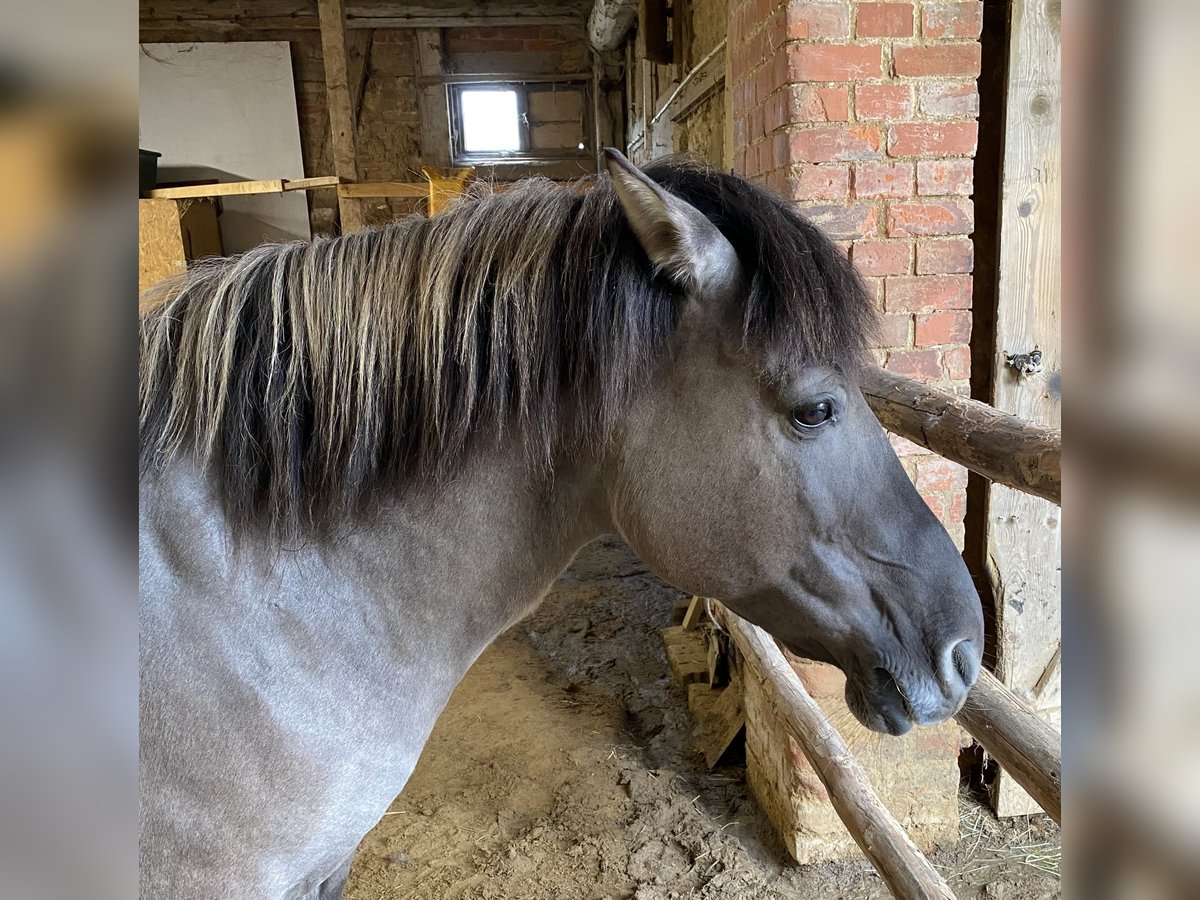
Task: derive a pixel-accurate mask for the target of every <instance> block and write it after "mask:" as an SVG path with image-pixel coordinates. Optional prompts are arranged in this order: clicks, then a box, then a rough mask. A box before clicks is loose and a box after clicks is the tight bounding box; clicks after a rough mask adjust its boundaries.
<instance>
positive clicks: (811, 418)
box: [792, 400, 833, 429]
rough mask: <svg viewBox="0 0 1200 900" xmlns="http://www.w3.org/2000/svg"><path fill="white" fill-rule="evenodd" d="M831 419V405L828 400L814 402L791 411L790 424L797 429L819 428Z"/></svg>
mask: <svg viewBox="0 0 1200 900" xmlns="http://www.w3.org/2000/svg"><path fill="white" fill-rule="evenodd" d="M832 418H833V404H832V403H830V402H829V401H828V400H815V401H813V402H812V403H805V404H804V405H803V406H797V407H796V408H795V409H793V410H792V424H794V425H795V426H796V427H797V428H806V429H808V428H820V427H821V426H822V425H824V424H825V423H826V422H828V421H829V420H830V419H832Z"/></svg>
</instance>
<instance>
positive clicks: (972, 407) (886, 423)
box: [859, 367, 1062, 503]
mask: <svg viewBox="0 0 1200 900" xmlns="http://www.w3.org/2000/svg"><path fill="white" fill-rule="evenodd" d="M859 386H860V387H861V388H862V392H863V396H865V397H866V399H867V403H869V404H870V405H871V409H872V410H873V411H874V413H875V415H876V417H877V418H878V419H879V421H880V422H881V423H882V424H883V427H884V428H886V429H887V430H888V431H891V432H893V433H894V434H898V435H900V436H901V437H905V438H908V439H909V440H910V441H912V442H913V443H916V444H920V445H921V446H922V447H925V448H927V449H929V450H932V451H933V452H934V453H936V454H938V455H939V456H944V457H945V458H946V459H948V460H951V461H952V462H956V463H958V464H959V465H962V466H966V467H967V468H968V469H970V470H971V471H972V472H978V473H979V474H980V475H983V476H985V477H987V478H990V479H991V480H992V481H996V482H999V483H1000V484H1006V485H1009V486H1010V487H1013V488H1016V489H1017V490H1019V491H1024V492H1026V493H1029V494H1035V495H1036V496H1038V497H1044V498H1045V499H1047V500H1050V501H1052V502H1054V503H1059V502H1061V500H1062V432H1061V431H1059V430H1058V429H1057V428H1047V427H1046V426H1044V425H1035V424H1033V423H1030V422H1026V421H1023V420H1021V419H1018V418H1017V417H1016V416H1011V415H1008V414H1006V413H1002V412H1000V411H998V410H996V409H993V408H992V407H990V406H988V405H987V404H986V403H980V402H979V401H977V400H968V399H966V398H964V397H959V396H958V395H956V394H951V393H950V392H949V391H944V390H941V389H940V388H936V387H932V386H930V385H927V384H923V383H922V382H920V381H914V380H913V379H911V378H905V377H904V376H903V375H896V374H895V373H893V372H887V371H885V370H883V369H880V368H875V367H872V368H869V369H868V370H866V371H865V372H864V373H863V374H862V376H861V378H860V380H859Z"/></svg>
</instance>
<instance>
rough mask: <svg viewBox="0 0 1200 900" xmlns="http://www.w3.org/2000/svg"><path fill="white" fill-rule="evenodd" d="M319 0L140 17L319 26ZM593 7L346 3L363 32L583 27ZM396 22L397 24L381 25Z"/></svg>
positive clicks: (196, 2)
mask: <svg viewBox="0 0 1200 900" xmlns="http://www.w3.org/2000/svg"><path fill="white" fill-rule="evenodd" d="M318 7H319V2H318V0H253V2H246V0H148V2H145V3H143V4H142V6H141V9H140V12H139V19H140V21H141V22H142V23H143V24H146V23H156V22H175V23H185V22H193V21H209V22H225V23H229V24H233V25H243V26H249V27H263V25H262V23H263V22H269V23H270V26H271V27H275V28H287V27H289V24H290V25H291V27H300V28H315V27H317V18H318V14H319V13H318ZM590 9H591V2H590V0H559V2H555V0H440V2H438V0H426V2H422V3H408V2H405V3H402V4H401V3H369V2H352V3H348V4H346V15H347V17H348V19H349V20H351V21H356V20H362V21H363V22H364V23H370V24H362V25H360V26H359V27H363V28H386V27H399V28H413V27H430V26H428V25H427V24H425V25H422V24H420V23H422V22H424V23H428V22H431V21H434V20H444V21H447V22H449V23H451V24H450V25H445V26H436V27H454V26H457V25H469V24H470V25H478V24H485V25H499V24H501V23H502V22H505V23H508V24H516V25H538V24H549V23H550V22H551V21H554V22H555V23H560V24H566V23H570V24H575V25H582V24H583V23H584V22H585V20H586V18H587V15H588V13H589V11H590ZM389 21H391V22H394V23H395V24H394V25H387V24H377V23H385V22H389Z"/></svg>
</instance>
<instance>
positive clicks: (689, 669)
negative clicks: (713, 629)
mask: <svg viewBox="0 0 1200 900" xmlns="http://www.w3.org/2000/svg"><path fill="white" fill-rule="evenodd" d="M662 642H663V647H665V648H666V651H667V662H668V663H670V666H671V673H672V674H673V675H674V676H675V680H676V681H678V682H679V683H680V684H682V685H689V684H692V683H693V682H703V681H704V679H705V678H707V677H708V641H706V640H705V638H704V635H703V634H701V633H700V632H698V631H685V630H684V629H683V628H682V627H680V626H678V625H676V626H672V627H671V628H664V629H663V630H662Z"/></svg>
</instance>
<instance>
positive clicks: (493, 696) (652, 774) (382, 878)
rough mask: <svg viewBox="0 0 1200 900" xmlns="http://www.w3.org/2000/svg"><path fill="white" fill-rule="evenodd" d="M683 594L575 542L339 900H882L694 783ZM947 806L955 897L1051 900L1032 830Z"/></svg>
mask: <svg viewBox="0 0 1200 900" xmlns="http://www.w3.org/2000/svg"><path fill="white" fill-rule="evenodd" d="M679 596H680V595H679V594H678V592H676V591H674V590H672V589H670V588H668V587H666V586H664V585H663V584H662V583H661V582H660V581H658V580H657V579H656V578H655V577H654V576H653V575H650V574H649V573H647V572H646V571H645V569H644V568H643V567H642V565H641V563H640V562H638V560H637V559H636V557H634V556H633V555H632V554H631V553H630V552H629V551H628V549H627V548H625V546H624V545H623V544H621V543H620V542H618V541H616V540H603V541H599V542H597V543H595V544H593V545H591V546H590V547H588V548H587V549H585V550H584V551H583V552H582V553H581V554H580V557H579V559H577V560H576V562H575V565H574V566H573V567H572V568H571V570H570V571H568V572H567V573H566V574H565V575H563V577H562V578H561V579H560V580H559V582H558V584H557V585H556V586H555V589H554V591H553V592H552V593H551V595H550V596H549V597H548V598H547V600H546V602H545V603H544V604H543V605H542V607H541V608H540V609H539V610H538V612H537V613H535V614H534V615H533V616H531V617H530V618H529V619H526V620H525V621H523V622H521V623H520V624H518V625H517V626H516V627H514V628H513V629H511V630H510V631H509V632H507V633H506V634H504V635H503V636H502V637H501V638H500V639H499V640H498V641H497V642H496V644H495V645H494V646H492V647H491V648H490V649H489V650H488V651H487V652H486V653H484V655H483V656H482V657H481V658H480V659H479V661H478V662H477V663H476V664H475V666H474V667H473V668H472V669H471V671H470V673H468V675H467V677H466V678H465V679H464V680H463V682H462V684H461V685H460V686H459V688H458V690H457V691H456V692H455V694H454V696H453V698H452V699H451V701H450V704H449V706H448V707H447V708H446V711H445V712H444V713H443V715H442V717H441V719H440V720H439V721H438V724H437V727H436V729H435V730H434V732H433V737H432V739H431V740H430V742H429V744H428V746H427V747H426V748H425V752H424V754H423V755H422V757H421V761H420V763H419V764H418V766H417V769H416V772H415V773H414V775H413V777H412V779H411V781H410V782H409V784H408V786H407V787H406V788H405V790H404V793H403V794H402V795H401V796H400V797H399V798H397V800H396V802H395V803H394V804H393V805H392V808H391V810H390V811H389V812H388V813H387V814H386V815H385V816H384V818H383V819H382V820H381V822H380V823H379V825H378V826H377V827H376V828H375V829H374V831H372V832H371V833H370V834H369V835H368V836H367V838H366V839H365V840H364V841H363V844H362V846H361V847H360V849H359V853H358V856H357V857H356V859H355V862H354V869H353V872H352V874H351V877H350V884H349V887H348V889H347V891H346V897H347V900H389V898H396V900H399V898H428V900H492V898H497V900H498V898H505V900H543V898H545V900H570V898H597V900H599V898H636V900H665V898H676V897H678V898H691V897H696V898H717V897H737V898H755V900H759V898H761V900H776V898H779V900H782V898H825V897H836V898H846V900H859V898H872V897H886V896H887V892H886V890H885V889H884V888H883V885H882V882H881V881H880V880H879V878H878V877H877V876H876V875H875V874H874V871H873V870H872V869H871V868H870V866H869V865H868V864H867V863H865V862H854V863H845V864H830V865H824V866H809V867H800V866H795V865H790V864H789V862H788V859H787V857H786V855H785V853H784V851H783V847H782V845H781V844H780V842H779V841H778V839H777V838H776V837H775V836H774V834H773V833H772V832H771V830H770V828H769V826H768V824H767V822H766V820H765V818H764V817H763V816H762V814H761V813H760V812H759V811H758V809H757V807H756V806H755V805H754V802H753V800H752V799H751V798H750V796H749V793H748V791H747V788H746V785H745V780H744V774H745V773H744V770H742V769H740V768H737V767H726V768H721V769H717V770H716V771H715V772H713V773H711V774H710V773H708V772H706V771H705V769H704V766H703V761H702V760H701V758H700V757H699V756H698V754H697V753H696V752H695V750H694V749H693V745H692V742H691V720H690V718H689V714H688V710H687V706H686V703H685V698H684V695H683V692H682V691H681V690H680V689H679V688H678V687H676V686H675V685H674V684H673V683H672V682H671V681H670V680H669V678H668V677H667V666H666V659H665V656H664V654H663V651H662V645H661V643H660V641H659V636H658V634H659V629H660V628H662V627H663V626H664V625H666V624H668V623H669V622H670V617H671V607H672V603H673V601H675V600H676V599H677V598H678V597H679ZM961 808H962V823H963V828H962V831H963V838H962V840H961V841H960V843H959V845H958V847H956V848H954V849H952V850H947V851H941V852H940V853H938V854H935V855H934V857H933V861H934V863H935V864H936V865H938V866H939V867H940V868H941V869H942V871H943V872H944V873H945V874H946V875H947V876H948V877H949V878H950V879H951V884H952V886H953V888H954V890H955V893H956V894H957V896H958V897H960V898H973V897H979V898H1007V900H1032V898H1042V897H1057V896H1059V882H1058V877H1057V869H1058V832H1057V829H1056V828H1055V827H1054V826H1053V824H1052V823H1050V822H1049V820H1048V819H1045V818H1043V817H1039V818H1037V819H1034V820H1031V821H1025V820H1014V821H1013V822H1012V823H999V822H997V821H996V819H995V818H994V817H993V816H991V814H990V813H989V812H988V811H987V810H986V809H984V808H982V807H981V806H980V805H979V804H978V803H976V802H975V801H974V800H973V799H971V798H970V797H968V796H966V794H964V795H963V798H962V802H961Z"/></svg>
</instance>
